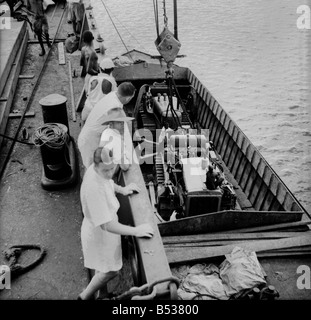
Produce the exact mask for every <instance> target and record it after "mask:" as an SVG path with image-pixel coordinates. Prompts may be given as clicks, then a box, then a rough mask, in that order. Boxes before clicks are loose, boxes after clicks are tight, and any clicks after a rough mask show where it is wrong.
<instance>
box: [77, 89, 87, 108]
mask: <svg viewBox="0 0 311 320" xmlns="http://www.w3.org/2000/svg"><path fill="white" fill-rule="evenodd" d="M85 100H86V95H85V90H84V85H83V89H82V91H81V93H80V96H79V99H78V102H77V105H76V111H77V112H81V111H82V109H83V107H84V103H85Z"/></svg>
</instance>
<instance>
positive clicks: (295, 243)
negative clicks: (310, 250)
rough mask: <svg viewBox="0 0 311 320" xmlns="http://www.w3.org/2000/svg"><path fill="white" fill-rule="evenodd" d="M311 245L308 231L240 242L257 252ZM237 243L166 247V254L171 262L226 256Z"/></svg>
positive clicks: (244, 247)
mask: <svg viewBox="0 0 311 320" xmlns="http://www.w3.org/2000/svg"><path fill="white" fill-rule="evenodd" d="M308 245H311V236H310V233H309V232H308V234H307V235H303V236H298V237H293V238H284V239H277V240H262V241H253V242H249V243H246V242H245V243H239V244H238V246H239V247H241V248H243V249H246V250H250V251H255V252H261V251H270V250H275V249H282V248H292V247H301V246H308ZM236 246H237V245H236V244H230V245H227V246H217V247H210V248H208V247H204V248H192V249H191V250H189V249H188V248H173V249H166V250H165V251H166V254H167V257H168V261H169V263H180V262H190V261H192V262H193V261H198V260H203V259H208V258H213V257H219V256H224V255H226V254H230V253H231V252H232V250H233V249H234V248H235V247H236Z"/></svg>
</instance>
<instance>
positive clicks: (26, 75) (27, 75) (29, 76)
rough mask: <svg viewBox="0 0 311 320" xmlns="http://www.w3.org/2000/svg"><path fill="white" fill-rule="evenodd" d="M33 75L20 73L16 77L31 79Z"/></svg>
mask: <svg viewBox="0 0 311 320" xmlns="http://www.w3.org/2000/svg"><path fill="white" fill-rule="evenodd" d="M34 77H35V75H34V74H20V75H19V76H18V79H33V78H34Z"/></svg>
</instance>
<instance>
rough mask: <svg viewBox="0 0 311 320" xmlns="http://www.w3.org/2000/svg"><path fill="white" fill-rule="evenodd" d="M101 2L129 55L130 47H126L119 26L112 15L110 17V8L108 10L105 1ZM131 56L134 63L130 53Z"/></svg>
mask: <svg viewBox="0 0 311 320" xmlns="http://www.w3.org/2000/svg"><path fill="white" fill-rule="evenodd" d="M101 2H102V4H103V6H104V7H105V9H106V11H107V14H108V16H109V18H110V20H111V22H112V24H113V26H114V28H115V29H116V31H117V34H118V36H119V37H120V39H121V41H122V43H123V45H124V47H125V49H126V51H127V53H129V52H130V51H129V49H128V47H127V46H126V44H125V42H124V40H123V38H122V36H121V34H120V32H119V30H118V28H117V26H116V25H115V23H114V21H113V19H112V17H111V15H110V13H109V11H108V8H107V6H106V4H105V3H104V1H103V0H101ZM129 55H130V58H131V59H132V61H133V62H134V59H133V58H132V56H131V54H130V53H129Z"/></svg>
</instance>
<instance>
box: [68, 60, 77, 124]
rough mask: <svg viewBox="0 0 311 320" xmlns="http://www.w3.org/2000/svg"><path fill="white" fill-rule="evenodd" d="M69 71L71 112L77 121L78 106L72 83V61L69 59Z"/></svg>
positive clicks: (73, 118) (73, 119)
mask: <svg viewBox="0 0 311 320" xmlns="http://www.w3.org/2000/svg"><path fill="white" fill-rule="evenodd" d="M68 72H69V87H70V96H71V112H72V121H74V122H76V121H77V117H76V106H75V98H74V94H73V85H72V72H71V61H70V60H69V61H68Z"/></svg>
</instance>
